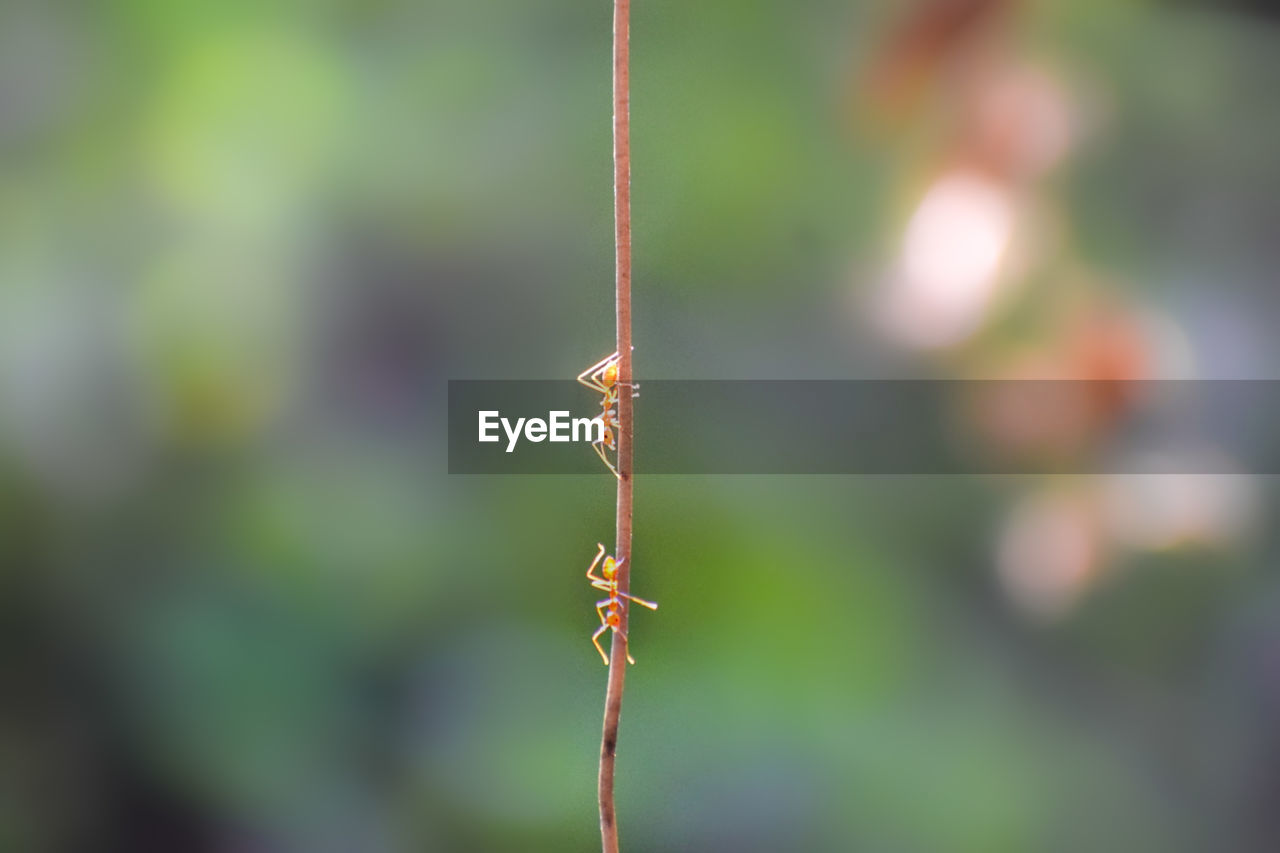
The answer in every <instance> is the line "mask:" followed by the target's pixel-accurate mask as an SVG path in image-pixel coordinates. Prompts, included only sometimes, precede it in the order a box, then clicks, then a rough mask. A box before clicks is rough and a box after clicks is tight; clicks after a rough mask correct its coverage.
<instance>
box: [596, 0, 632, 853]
mask: <svg viewBox="0 0 1280 853" xmlns="http://www.w3.org/2000/svg"><path fill="white" fill-rule="evenodd" d="M630 36H631V0H614V4H613V217H614V246H615V251H616V268H615V283H616V287H617V306H618V328H617V332H618V385H619V387H620V389H621V393H620V394H618V423H619V426H618V475H619V476H618V515H617V542H616V550H615V552H614V553H615V555H616V557H617V559H618V563H619V567H618V589H620V590H622V591H624V592H626V591H629V590H630V589H631V507H632V480H631V474H632V465H631V457H632V446H633V443H634V438H635V430H634V424H633V423H632V411H633V409H634V405H633V401H632V397H631V381H632V372H631V68H630V65H631V47H630V44H629V42H630ZM630 611H631V607H630V605H629V603H628V602H627V601H626V599H622V600H621V601H620V602H619V608H618V615H619V617H620V618H621V624H620V625H619V626H618V627H619V630H617V631H614V632H613V644H612V645H611V646H610V647H609V686H608V689H607V691H606V693H605V699H604V733H603V737H602V738H601V742H600V836H601V840H602V842H603V847H604V853H617V851H618V815H617V810H616V809H615V808H614V798H613V779H614V764H615V761H616V758H617V749H618V720H619V717H620V716H621V714H622V689H623V685H624V682H625V680H626V677H627V641H626V635H627V624H628V617H629V616H630Z"/></svg>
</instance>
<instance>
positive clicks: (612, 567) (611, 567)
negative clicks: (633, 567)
mask: <svg viewBox="0 0 1280 853" xmlns="http://www.w3.org/2000/svg"><path fill="white" fill-rule="evenodd" d="M600 571H602V572H604V577H605V580H613V577H614V575H616V574H617V573H618V561H617V560H615V559H613V557H605V558H604V565H603V566H601V567H600Z"/></svg>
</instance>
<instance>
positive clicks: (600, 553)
mask: <svg viewBox="0 0 1280 853" xmlns="http://www.w3.org/2000/svg"><path fill="white" fill-rule="evenodd" d="M596 547H598V548H599V549H600V550H599V551H597V552H596V558H595V559H594V560H592V561H591V565H590V566H588V567H587V578H588V579H589V580H590V581H591V585H592V586H595V585H596V582H597V581H604V578H598V577H596V576H595V575H594V574H592V572H594V571H595V570H596V566H598V565H600V560H601V558H603V557H604V543H602V542H597V543H596Z"/></svg>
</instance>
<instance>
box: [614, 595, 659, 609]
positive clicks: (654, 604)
mask: <svg viewBox="0 0 1280 853" xmlns="http://www.w3.org/2000/svg"><path fill="white" fill-rule="evenodd" d="M618 597H619V598H625V599H627V600H628V601H634V602H635V603H636V604H639V605H640V606H641V607H647V608H649V609H650V610H657V609H658V602H656V601H645V600H644V599H643V598H636V597H635V596H634V595H631V594H629V593H625V592H620V593H618Z"/></svg>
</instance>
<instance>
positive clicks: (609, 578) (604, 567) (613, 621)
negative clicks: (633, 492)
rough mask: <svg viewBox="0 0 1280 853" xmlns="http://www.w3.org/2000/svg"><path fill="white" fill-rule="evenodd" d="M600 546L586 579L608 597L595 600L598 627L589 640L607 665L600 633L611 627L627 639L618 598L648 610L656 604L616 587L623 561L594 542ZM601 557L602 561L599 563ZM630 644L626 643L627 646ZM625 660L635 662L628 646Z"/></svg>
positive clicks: (654, 607) (655, 607) (620, 603)
mask: <svg viewBox="0 0 1280 853" xmlns="http://www.w3.org/2000/svg"><path fill="white" fill-rule="evenodd" d="M596 544H597V545H598V547H599V548H600V550H599V551H597V552H596V558H595V559H594V560H592V561H591V565H590V566H589V567H588V568H587V579H588V580H590V581H591V586H593V587H594V588H596V589H599V590H603V591H604V592H607V593H609V597H608V598H602V599H600V600H599V601H597V602H596V614H597V615H598V616H599V617H600V627H599V628H598V629H597V630H596V632H595V633H594V634H592V635H591V642H592V644H593V645H594V646H595V647H596V651H598V652H599V653H600V658H601V660H603V661H604V665H605V666H608V665H609V656H608V655H607V654H605V653H604V649H602V648H601V647H600V635H601V634H603V633H604V632H605V631H607V630H609V629H610V628H612V629H613V630H614V633H617V634H621V635H622V639H623V641H624V642H626V640H627V635H626V632H625V631H623V630H622V628H621V627H620V626H621V624H622V617H621V616H620V615H619V613H618V609H619V608H620V607H621V605H622V602H621V601H620V600H619V599H623V598H625V599H627V600H628V601H633V602H635V603H636V604H639V605H640V606H641V607H647V608H649V609H650V610H657V609H658V605H657V604H656V603H655V602H652V601H645V600H644V599H643V598H636V597H635V596H633V595H630V594H628V593H625V592H622V591H620V590H619V589H618V567H619V566H621V565H622V564H623V562H625V558H624V559H623V560H614V559H613V557H610V556H606V555H605V548H604V545H603V544H601V543H596ZM601 559H603V560H604V563H603V564H601V562H600V561H601ZM597 565H599V566H600V574H602V575H604V577H596V575H595V570H596V566H597ZM629 645H630V644H629V643H628V646H629ZM627 662H628V663H635V662H636V661H635V658H633V657H631V650H630V648H628V649H627Z"/></svg>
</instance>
